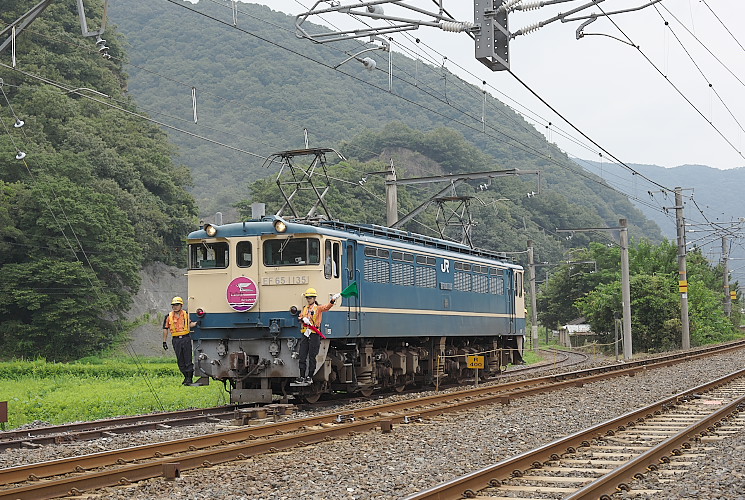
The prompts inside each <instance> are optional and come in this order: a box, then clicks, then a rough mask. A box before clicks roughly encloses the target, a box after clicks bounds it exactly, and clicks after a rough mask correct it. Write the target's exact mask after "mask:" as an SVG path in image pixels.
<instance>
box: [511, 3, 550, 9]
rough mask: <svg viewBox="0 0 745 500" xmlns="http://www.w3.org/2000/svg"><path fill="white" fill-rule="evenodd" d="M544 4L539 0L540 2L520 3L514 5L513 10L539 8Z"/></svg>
mask: <svg viewBox="0 0 745 500" xmlns="http://www.w3.org/2000/svg"><path fill="white" fill-rule="evenodd" d="M545 4H546V2H543V1H540V2H530V3H521V4H520V5H518V6H516V7H515V9H514V10H522V11H526V10H536V9H540V8H541V7H543V6H544V5H545Z"/></svg>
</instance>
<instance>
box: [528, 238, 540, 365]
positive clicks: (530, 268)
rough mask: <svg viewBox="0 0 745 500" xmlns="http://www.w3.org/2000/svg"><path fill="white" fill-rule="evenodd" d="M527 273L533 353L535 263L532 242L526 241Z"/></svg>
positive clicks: (535, 337) (535, 348) (535, 340)
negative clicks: (528, 275)
mask: <svg viewBox="0 0 745 500" xmlns="http://www.w3.org/2000/svg"><path fill="white" fill-rule="evenodd" d="M528 272H529V273H530V308H531V315H530V332H531V335H530V338H531V342H532V343H533V351H534V352H538V309H536V296H535V261H534V260H533V241H532V240H528Z"/></svg>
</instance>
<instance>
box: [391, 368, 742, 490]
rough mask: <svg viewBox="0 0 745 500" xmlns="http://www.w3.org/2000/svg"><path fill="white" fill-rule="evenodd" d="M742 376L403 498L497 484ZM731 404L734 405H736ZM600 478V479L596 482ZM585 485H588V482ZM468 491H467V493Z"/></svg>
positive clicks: (732, 375)
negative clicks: (515, 472)
mask: <svg viewBox="0 0 745 500" xmlns="http://www.w3.org/2000/svg"><path fill="white" fill-rule="evenodd" d="M743 376H745V369H743V370H739V371H736V372H734V373H730V374H729V375H725V376H724V377H720V378H718V379H716V380H713V381H711V382H708V383H706V384H702V385H700V386H698V387H694V388H692V389H688V390H686V391H683V392H680V393H678V394H676V395H673V396H671V397H669V398H665V399H663V400H660V401H657V402H655V403H652V404H651V405H648V406H645V407H644V408H640V409H638V410H634V411H631V412H628V413H625V414H623V415H621V416H619V417H616V418H614V419H611V420H608V421H606V422H601V423H599V424H596V425H594V426H592V427H589V428H588V429H584V430H582V431H579V432H576V433H574V434H570V435H569V436H565V437H563V438H560V439H556V440H554V441H551V442H550V443H548V444H545V445H543V446H540V447H538V448H536V449H534V450H530V451H526V452H524V453H520V454H519V455H516V456H514V457H511V458H508V459H506V460H502V461H501V462H498V463H496V464H494V465H491V466H489V467H485V468H482V469H479V470H477V471H474V472H472V473H470V474H467V475H465V476H462V477H459V478H456V479H453V480H450V481H447V482H444V483H442V484H439V485H436V486H434V487H432V488H429V489H427V490H423V491H420V492H418V493H415V494H414V495H410V496H408V497H406V499H405V500H455V499H460V498H463V497H464V496H465V495H466V494H470V493H472V492H476V491H480V490H483V489H485V488H488V487H490V486H497V485H498V483H499V482H501V481H503V480H505V479H509V478H510V477H512V474H513V472H514V471H516V470H519V471H523V470H527V469H530V468H533V467H542V466H543V463H544V462H547V461H550V460H555V459H556V458H557V455H560V454H561V453H567V452H569V453H574V452H575V451H576V449H577V448H580V447H584V446H588V445H589V442H590V441H591V440H593V439H600V438H603V437H604V436H606V435H610V434H612V433H614V432H615V431H616V430H617V429H618V428H619V427H632V426H634V425H635V424H636V422H638V421H641V420H643V419H645V418H647V417H651V416H653V415H655V414H660V413H662V412H663V411H664V410H665V409H666V408H668V407H670V406H671V405H675V404H677V403H679V402H680V401H682V400H685V399H687V398H688V397H690V396H692V395H694V394H697V393H701V392H706V391H709V390H711V389H714V388H717V387H719V386H721V385H723V384H726V383H728V382H730V381H732V380H735V379H737V378H740V377H743ZM738 401H740V400H738ZM730 406H732V405H727V407H730ZM734 406H735V407H736V406H737V405H734ZM731 412H732V411H731V410H730V413H731ZM717 413H718V412H717ZM720 419H721V417H720ZM706 421H707V425H704V426H703V427H704V428H706V427H708V426H710V425H711V424H710V423H708V422H709V421H710V420H709V419H708V418H707V419H706ZM692 427H696V426H692ZM699 432H700V430H695V431H691V430H690V429H689V428H687V429H685V430H684V431H683V432H682V433H681V434H682V435H683V436H688V438H687V439H683V438H682V437H681V438H680V439H673V438H670V441H671V442H674V443H675V445H677V443H679V442H682V441H685V440H688V439H690V438H691V437H694V436H695V435H696V434H697V433H699ZM676 436H677V435H676ZM652 449H654V448H652ZM652 449H650V450H648V452H645V454H643V455H642V456H644V455H646V454H647V453H650V456H656V455H657V454H659V453H660V452H659V450H658V451H654V452H652ZM648 463H649V462H645V464H648ZM645 468H646V465H645ZM638 470H639V469H636V470H634V473H635V472H637V471H638ZM626 474H627V472H626V471H623V472H619V475H620V476H621V477H627V476H626ZM631 475H632V476H633V473H631ZM599 481H600V479H599V480H598V481H596V482H599ZM611 481H612V480H611ZM616 484H617V483H616ZM587 487H588V488H589V485H588V486H587ZM469 490H470V493H466V492H467V491H469ZM612 492H615V485H614V486H613V490H612ZM593 494H594V493H591V494H590V495H591V496H589V497H586V498H590V497H592V498H595V499H597V498H599V496H600V494H595V496H592V495H593ZM578 498H585V497H578Z"/></svg>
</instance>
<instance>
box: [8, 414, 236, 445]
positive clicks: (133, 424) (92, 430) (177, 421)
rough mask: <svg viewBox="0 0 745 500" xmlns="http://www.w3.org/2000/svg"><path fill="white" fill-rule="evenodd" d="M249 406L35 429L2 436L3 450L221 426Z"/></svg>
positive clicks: (137, 416)
mask: <svg viewBox="0 0 745 500" xmlns="http://www.w3.org/2000/svg"><path fill="white" fill-rule="evenodd" d="M246 406H247V405H223V406H215V407H212V408H198V409H193V410H180V411H172V412H163V413H152V414H148V415H135V416H131V417H117V418H110V419H104V420H95V421H92V422H78V423H71V424H63V425H54V426H44V427H33V428H28V429H17V430H12V431H3V432H0V450H7V449H11V448H38V447H40V446H43V445H49V444H64V443H69V442H72V441H86V440H91V439H98V438H101V437H113V436H115V435H119V434H124V433H134V432H141V431H146V430H153V429H168V428H170V427H176V426H184V425H195V424H201V423H204V422H220V421H224V420H228V419H232V418H234V417H235V413H236V411H237V410H240V409H241V408H244V407H246Z"/></svg>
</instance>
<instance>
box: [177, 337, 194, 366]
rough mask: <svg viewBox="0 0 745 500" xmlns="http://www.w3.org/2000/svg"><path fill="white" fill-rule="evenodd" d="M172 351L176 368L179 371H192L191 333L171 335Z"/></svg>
mask: <svg viewBox="0 0 745 500" xmlns="http://www.w3.org/2000/svg"><path fill="white" fill-rule="evenodd" d="M173 352H175V353H176V361H178V369H179V370H181V373H183V374H184V375H186V374H187V373H194V363H192V361H191V357H192V356H191V335H188V334H187V335H181V336H180V337H173Z"/></svg>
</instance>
